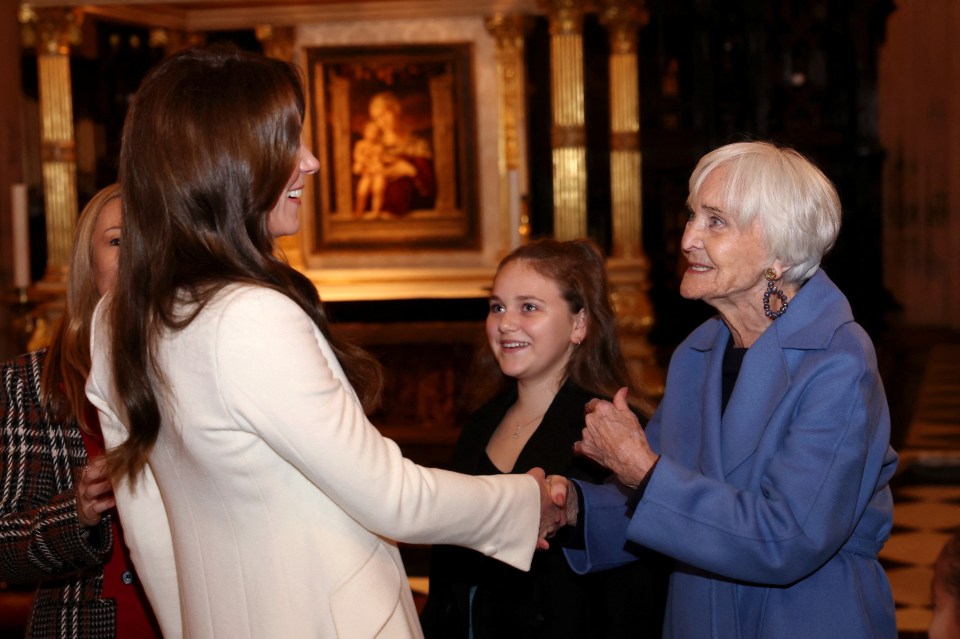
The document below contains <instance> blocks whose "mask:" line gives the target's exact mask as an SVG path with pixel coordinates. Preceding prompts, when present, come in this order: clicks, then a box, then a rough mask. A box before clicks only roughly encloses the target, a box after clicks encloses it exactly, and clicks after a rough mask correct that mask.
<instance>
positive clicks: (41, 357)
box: [0, 185, 159, 639]
mask: <svg viewBox="0 0 960 639" xmlns="http://www.w3.org/2000/svg"><path fill="white" fill-rule="evenodd" d="M120 226H121V206H120V188H119V187H118V186H117V185H112V186H109V187H107V188H105V189H103V190H102V191H100V192H99V193H97V194H96V195H95V196H94V197H93V199H91V200H90V202H89V204H87V206H86V207H85V208H84V210H83V213H82V214H81V215H80V218H79V220H78V222H77V230H76V234H75V237H74V242H73V254H72V257H71V260H70V272H69V274H68V275H67V306H66V311H65V312H64V316H63V319H62V321H61V323H60V326H59V329H58V330H57V332H56V334H55V336H54V338H53V341H52V342H51V344H50V345H49V347H47V348H46V349H43V350H39V351H34V352H32V353H27V354H26V355H22V356H20V357H18V358H17V359H14V360H12V361H10V362H7V363H4V364H2V365H0V491H2V492H0V495H2V500H0V580H3V581H10V582H39V584H40V585H39V588H38V590H37V594H36V598H35V600H34V603H33V608H32V610H31V612H30V620H29V622H28V628H27V636H31V637H85V638H86V637H90V638H100V637H103V638H108V637H109V638H112V637H131V638H138V639H139V638H145V639H149V638H150V637H159V632H158V629H157V626H156V622H155V620H154V619H153V614H152V612H151V611H150V608H149V605H148V604H147V603H146V598H145V596H144V594H143V590H142V588H141V586H140V584H139V581H138V580H137V577H136V574H135V573H134V572H133V568H132V566H131V565H130V562H129V560H128V558H127V557H126V549H125V547H124V545H123V534H122V531H121V529H120V523H119V520H118V519H117V518H116V516H114V515H113V514H110V509H111V508H112V507H113V505H114V501H113V493H112V489H111V486H110V482H109V480H108V478H107V474H106V470H105V467H104V464H103V461H104V459H103V457H102V456H101V455H102V452H103V443H102V436H101V435H100V426H99V423H98V421H97V414H96V411H93V410H91V406H90V404H89V402H88V401H87V398H86V396H85V395H84V384H85V383H86V378H87V374H88V372H89V370H90V318H91V316H92V315H93V309H94V307H95V306H96V304H97V302H98V301H99V299H100V296H101V295H102V294H103V293H104V292H106V291H107V290H109V289H110V288H112V286H113V283H114V281H115V280H116V269H117V256H118V253H119V250H120V236H121V229H120Z"/></svg>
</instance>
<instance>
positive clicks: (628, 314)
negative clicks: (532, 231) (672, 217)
mask: <svg viewBox="0 0 960 639" xmlns="http://www.w3.org/2000/svg"><path fill="white" fill-rule="evenodd" d="M600 21H601V23H602V24H603V25H604V26H606V28H607V32H608V34H609V38H610V195H611V199H612V211H611V212H612V217H613V256H612V257H611V258H610V259H609V260H608V262H607V268H608V272H609V274H610V284H611V288H612V290H613V293H612V295H613V299H614V304H615V305H616V308H617V315H618V319H619V322H620V328H621V340H622V346H623V350H624V354H625V356H626V358H627V363H628V365H629V366H630V369H631V373H632V374H633V376H634V381H635V382H636V383H637V384H638V385H639V386H640V387H641V388H642V389H643V390H644V391H645V392H646V393H647V394H649V395H650V396H651V397H654V398H656V397H659V396H660V395H661V394H662V393H663V375H662V372H661V371H660V369H659V368H658V367H657V365H656V360H655V358H654V354H653V349H652V348H651V347H650V344H649V343H648V342H647V335H648V334H649V332H650V328H651V327H652V326H653V308H652V306H651V304H650V299H649V297H648V295H647V291H648V290H649V289H650V281H649V271H650V267H649V262H648V260H647V257H646V255H645V254H644V252H643V241H642V237H643V236H642V231H643V227H642V223H643V201H642V193H643V189H642V183H641V168H642V154H641V151H640V90H639V82H638V80H639V72H638V67H637V31H638V29H639V28H640V27H641V26H642V25H644V24H646V21H647V14H646V11H645V8H644V6H643V0H604V2H603V4H602V6H601V13H600Z"/></svg>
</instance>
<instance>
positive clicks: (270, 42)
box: [255, 25, 317, 268]
mask: <svg viewBox="0 0 960 639" xmlns="http://www.w3.org/2000/svg"><path fill="white" fill-rule="evenodd" d="M255 33H256V36H257V40H259V41H260V44H261V45H263V53H264V55H266V56H267V57H269V58H275V59H277V60H285V61H287V62H293V58H294V55H295V54H296V46H295V45H296V35H297V34H296V29H294V28H293V27H274V26H271V25H259V26H257V28H256V31H255ZM304 77H306V75H304ZM304 90H306V87H304ZM308 99H309V98H308ZM308 126H310V123H309V122H305V123H304V127H305V128H304V132H303V139H304V140H309V139H310V135H309V133H308V131H307V130H306V127H308ZM311 150H312V151H313V152H314V153H316V152H317V151H316V149H311ZM307 182H308V184H310V183H311V182H310V180H308V181H307ZM307 192H310V189H307ZM313 202H314V200H313V196H312V195H310V196H309V198H308V197H306V196H305V197H304V198H303V205H302V206H301V207H300V230H299V231H298V232H297V233H296V234H295V235H288V236H284V237H280V238H277V246H278V247H279V249H280V251H281V252H282V253H283V254H284V255H285V256H286V259H287V262H288V263H289V264H290V265H291V266H293V267H295V268H302V267H303V266H304V261H303V248H302V246H303V229H304V227H305V220H304V219H303V217H304V216H305V215H313V214H314V211H315V210H316V208H315V207H314V205H313Z"/></svg>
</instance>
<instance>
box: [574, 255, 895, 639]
mask: <svg viewBox="0 0 960 639" xmlns="http://www.w3.org/2000/svg"><path fill="white" fill-rule="evenodd" d="M729 336H730V333H729V331H728V329H727V327H726V325H725V324H724V323H723V322H722V321H720V319H719V318H714V319H711V320H708V321H707V322H705V323H704V324H703V325H701V326H700V327H698V328H697V329H696V330H695V331H694V332H693V333H692V334H691V335H690V336H689V337H688V338H687V339H686V340H685V341H684V342H683V343H682V344H681V345H680V346H679V347H678V348H677V350H676V352H675V353H674V355H673V358H672V361H671V363H670V369H669V373H668V376H667V386H666V393H665V396H664V398H663V401H662V403H661V405H660V407H659V409H658V410H657V413H656V414H655V415H654V417H653V419H652V420H651V422H650V424H649V426H648V429H647V433H648V436H649V438H650V442H651V445H652V446H653V448H654V450H656V451H657V452H659V453H660V454H661V455H662V456H661V459H660V461H659V463H658V464H657V466H656V469H655V470H654V472H653V474H652V475H651V478H650V481H649V483H648V484H647V486H646V490H645V492H644V494H643V497H642V498H641V499H640V501H639V502H638V503H637V505H636V508H635V509H634V510H633V511H632V512H631V511H630V510H629V506H628V505H627V504H625V501H624V498H623V495H622V493H621V492H620V491H618V490H616V487H615V486H613V485H607V486H597V485H592V484H586V483H579V484H578V485H579V486H580V488H581V492H582V494H583V500H584V501H583V503H584V508H583V512H582V513H581V514H582V516H583V519H582V525H583V527H584V536H585V540H586V549H585V550H570V549H568V550H567V558H568V561H570V563H571V566H572V567H573V568H574V569H575V570H577V571H582V572H588V571H593V570H600V569H604V568H608V567H611V566H615V565H619V564H621V563H624V562H626V561H630V560H631V559H632V556H633V554H632V553H631V551H630V546H631V543H630V542H633V543H637V544H641V545H644V546H647V547H649V548H651V549H653V550H656V551H659V552H661V553H664V554H666V555H669V556H671V557H674V558H675V559H677V560H678V565H677V569H676V570H675V572H674V574H673V575H672V576H671V580H670V590H669V595H668V602H667V615H666V620H665V626H664V636H665V637H678V638H684V639H687V638H692V637H696V638H697V639H701V638H705V637H715V638H718V639H733V638H737V637H774V638H776V639H783V638H787V637H798V638H799V637H803V638H805V639H808V638H819V637H843V638H844V639H851V638H856V637H863V638H864V639H868V638H869V639H882V638H887V637H889V638H895V637H896V636H897V631H896V621H895V618H894V604H893V596H892V593H891V591H890V585H889V582H888V581H887V578H886V575H885V573H884V571H883V569H882V567H881V566H880V564H879V562H878V560H877V553H878V552H879V550H880V548H881V547H882V546H883V544H884V542H885V541H886V540H887V538H888V537H889V535H890V528H891V526H892V524H893V500H892V498H891V494H890V488H889V486H888V482H889V480H890V478H891V477H892V476H893V473H894V470H895V468H896V463H897V455H896V453H895V452H894V451H893V450H892V449H891V448H890V445H889V440H890V415H889V412H888V409H887V401H886V397H885V395H884V391H883V385H882V383H881V381H880V376H879V374H878V372H877V362H876V355H875V353H874V349H873V345H872V343H871V341H870V339H869V337H868V336H867V335H866V333H865V332H864V331H863V329H862V328H861V327H860V326H859V325H857V324H856V323H854V321H853V314H852V313H851V310H850V306H849V304H848V303H847V301H846V298H844V296H843V294H842V293H841V292H840V291H839V289H837V287H836V286H835V285H834V284H833V282H831V281H830V279H829V278H828V277H827V276H826V274H824V273H823V272H822V271H819V272H818V273H817V274H816V275H814V276H813V277H812V278H811V279H810V280H809V281H808V282H807V283H806V285H804V286H803V287H802V288H801V289H800V291H799V292H798V294H797V295H796V296H795V298H794V299H793V300H791V301H790V309H789V311H788V312H787V313H786V314H784V315H783V317H781V318H779V319H777V320H776V321H775V322H773V324H772V325H771V326H770V328H768V329H767V330H766V331H765V332H764V333H763V334H762V335H761V336H760V338H759V339H758V340H757V341H756V342H755V343H754V344H753V346H751V347H750V349H749V350H748V351H747V353H746V355H745V357H744V360H743V365H742V368H741V370H740V375H739V378H738V380H737V383H736V386H735V388H734V390H733V394H732V396H731V397H730V401H729V404H728V406H727V408H726V411H725V412H724V413H723V415H722V418H721V363H722V360H723V354H724V348H725V346H726V344H727V341H728V340H729Z"/></svg>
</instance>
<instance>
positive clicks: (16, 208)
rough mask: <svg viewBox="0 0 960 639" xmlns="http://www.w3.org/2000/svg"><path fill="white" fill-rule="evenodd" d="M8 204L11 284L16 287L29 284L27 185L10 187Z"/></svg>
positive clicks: (25, 286) (23, 286) (24, 286)
mask: <svg viewBox="0 0 960 639" xmlns="http://www.w3.org/2000/svg"><path fill="white" fill-rule="evenodd" d="M10 204H11V206H12V210H13V285H14V286H15V287H16V288H21V289H23V288H27V287H29V286H30V282H31V278H30V218H29V212H28V209H27V185H26V184H14V185H13V186H11V187H10Z"/></svg>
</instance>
